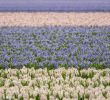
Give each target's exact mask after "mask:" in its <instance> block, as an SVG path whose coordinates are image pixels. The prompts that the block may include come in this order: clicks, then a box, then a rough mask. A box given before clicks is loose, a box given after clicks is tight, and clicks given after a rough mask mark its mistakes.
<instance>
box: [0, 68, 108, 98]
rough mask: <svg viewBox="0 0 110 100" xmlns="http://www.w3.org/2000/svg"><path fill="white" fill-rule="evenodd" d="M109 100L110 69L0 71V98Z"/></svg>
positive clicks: (24, 69)
mask: <svg viewBox="0 0 110 100" xmlns="http://www.w3.org/2000/svg"><path fill="white" fill-rule="evenodd" d="M7 99H8V100H88V99H89V100H106V99H108V100H110V69H108V68H106V69H103V70H96V69H82V70H78V69H75V68H68V69H65V68H58V69H54V70H48V69H47V68H45V69H34V68H25V67H23V68H22V69H5V70H0V100H7Z"/></svg>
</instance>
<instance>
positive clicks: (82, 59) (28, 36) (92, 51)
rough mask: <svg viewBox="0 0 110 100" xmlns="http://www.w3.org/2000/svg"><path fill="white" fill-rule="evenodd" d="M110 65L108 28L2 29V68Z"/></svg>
mask: <svg viewBox="0 0 110 100" xmlns="http://www.w3.org/2000/svg"><path fill="white" fill-rule="evenodd" d="M23 65H25V66H26V67H32V66H33V67H35V68H44V67H48V68H50V69H52V68H58V67H81V68H87V67H95V68H105V67H109V66H110V28H109V27H104V28H102V27H60V26H56V27H52V26H50V27H49V26H48V27H24V28H23V27H22V28H20V27H2V28H1V29H0V66H1V68H20V67H21V66H23Z"/></svg>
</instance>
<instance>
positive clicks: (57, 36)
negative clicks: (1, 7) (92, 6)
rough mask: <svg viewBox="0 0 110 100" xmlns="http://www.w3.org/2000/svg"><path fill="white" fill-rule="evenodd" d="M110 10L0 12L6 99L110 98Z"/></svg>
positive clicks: (0, 69) (2, 98)
mask: <svg viewBox="0 0 110 100" xmlns="http://www.w3.org/2000/svg"><path fill="white" fill-rule="evenodd" d="M109 18H110V13H95V12H94V13H93V12H91V13H75V12H74V13H73V12H70V13H66V12H65V13H57V12H56V13H54V12H53V13H52V12H42V13H41V12H31V13H26V12H24V13H23V12H21V13H17V12H16V13H11V12H10V13H0V100H110V21H109V20H110V19H109Z"/></svg>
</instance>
